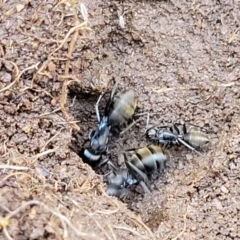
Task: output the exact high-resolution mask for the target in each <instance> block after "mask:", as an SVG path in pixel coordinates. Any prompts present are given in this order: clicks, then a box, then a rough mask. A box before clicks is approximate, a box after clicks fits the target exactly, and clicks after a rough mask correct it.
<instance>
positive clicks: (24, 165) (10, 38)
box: [0, 0, 240, 240]
mask: <svg viewBox="0 0 240 240" xmlns="http://www.w3.org/2000/svg"><path fill="white" fill-rule="evenodd" d="M0 3H1V5H0V10H1V12H2V14H1V16H0V23H1V24H0V80H1V81H0V119H1V121H0V131H1V136H0V155H1V156H2V157H1V158H0V159H1V160H0V169H1V170H0V239H189V240H190V239H194V240H195V239H196V240H197V239H240V218H239V215H240V188H239V184H240V177H239V176H240V150H239V149H240V148H239V147H240V143H239V142H240V123H239V117H240V116H239V112H240V111H239V110H240V109H239V108H240V107H239V106H240V93H239V92H240V91H239V90H240V82H239V80H240V67H239V66H240V60H239V59H240V47H239V43H240V28H239V26H240V2H239V1H215V2H213V1H193V2H192V1H190V2H186V3H180V2H174V1H126V2H125V1H103V0H97V1H94V0H93V1H82V2H78V1H75V0H72V1H53V0H50V1H47V2H46V1H37V0H36V1H21V2H19V3H16V1H1V2H0ZM81 3H82V4H84V5H85V6H86V7H87V11H88V14H86V13H85V14H84V11H83V10H82V11H81V6H83V5H81ZM122 18H123V19H124V23H123V22H122V21H121V24H120V22H119V19H122ZM124 59H126V64H125V67H124V69H121V67H120V66H121V63H122V62H123V60H124ZM118 77H121V82H120V84H119V88H118V91H122V90H126V89H129V88H133V89H134V90H135V92H136V94H137V97H138V109H137V112H136V119H137V118H139V117H138V116H137V114H141V113H147V112H148V113H157V114H156V115H153V116H151V117H150V124H157V125H159V126H160V125H166V124H171V123H174V122H191V123H193V124H196V125H198V126H200V127H204V128H205V129H206V131H207V133H208V136H209V139H210V143H209V144H208V145H207V146H204V147H203V148H202V149H201V150H200V151H201V153H202V154H203V156H200V155H198V154H196V153H195V152H192V151H190V150H188V149H186V148H184V147H181V146H176V147H171V148H169V152H170V154H171V160H170V161H169V162H168V164H167V167H166V169H165V171H164V173H162V174H158V175H157V177H156V178H155V179H154V180H152V182H151V184H152V186H151V187H152V195H149V194H144V192H143V190H142V189H141V187H140V186H136V187H134V188H133V189H132V194H131V195H130V196H129V197H128V198H127V199H126V200H125V202H122V201H120V200H118V199H117V198H114V197H109V196H107V195H106V194H105V187H106V186H105V185H104V184H103V183H102V182H101V175H103V174H106V173H107V171H108V169H106V167H105V168H102V169H97V170H96V171H93V170H92V169H91V167H90V166H88V165H87V164H84V163H83V162H82V160H81V158H80V157H79V156H78V151H79V150H80V149H81V148H82V145H83V143H84V141H85V140H86V139H87V138H88V133H89V131H90V130H91V129H93V128H94V127H95V126H96V115H95V109H94V104H95V103H96V101H97V99H98V97H99V94H100V93H101V92H102V91H107V92H110V91H111V89H112V86H113V82H114V80H116V79H117V78H118ZM105 103H106V99H105V98H104V99H103V101H101V103H100V109H101V110H103V109H104V107H105ZM145 125H146V119H145V118H144V117H143V120H142V121H140V122H139V123H138V124H137V125H135V126H134V127H133V128H132V129H131V130H130V131H127V132H126V133H125V134H123V135H122V136H121V137H119V138H116V137H112V138H110V141H109V151H110V152H111V156H112V161H113V162H114V164H116V165H118V166H120V167H121V166H122V164H123V162H122V159H123V158H122V154H123V151H124V149H129V148H137V147H142V146H146V145H147V144H149V142H148V141H147V139H146V138H145V137H144V136H143V134H144V131H145Z"/></svg>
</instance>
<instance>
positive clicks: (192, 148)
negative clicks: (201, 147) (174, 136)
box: [178, 138, 203, 156]
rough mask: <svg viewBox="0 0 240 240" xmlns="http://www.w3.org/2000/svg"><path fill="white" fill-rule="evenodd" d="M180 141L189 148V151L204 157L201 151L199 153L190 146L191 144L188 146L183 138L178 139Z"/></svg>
mask: <svg viewBox="0 0 240 240" xmlns="http://www.w3.org/2000/svg"><path fill="white" fill-rule="evenodd" d="M178 141H179V142H180V143H182V144H183V145H184V146H185V147H187V148H188V149H190V150H192V151H194V152H196V153H198V154H199V155H201V156H203V155H202V154H201V153H200V152H199V151H197V150H196V149H195V148H194V147H192V146H190V145H189V144H187V143H186V142H185V141H184V140H182V139H181V138H178Z"/></svg>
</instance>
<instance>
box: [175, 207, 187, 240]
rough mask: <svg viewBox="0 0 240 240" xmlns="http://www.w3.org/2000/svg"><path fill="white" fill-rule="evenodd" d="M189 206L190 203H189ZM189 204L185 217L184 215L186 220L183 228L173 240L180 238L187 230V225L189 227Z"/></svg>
mask: <svg viewBox="0 0 240 240" xmlns="http://www.w3.org/2000/svg"><path fill="white" fill-rule="evenodd" d="M188 206H189V205H188ZM188 206H187V210H186V213H185V214H184V217H183V220H184V225H183V230H182V231H181V232H180V233H179V234H178V235H177V236H176V237H175V238H173V239H172V240H177V239H178V238H180V237H181V236H182V235H183V233H184V232H185V231H186V227H187V223H186V222H187V214H188Z"/></svg>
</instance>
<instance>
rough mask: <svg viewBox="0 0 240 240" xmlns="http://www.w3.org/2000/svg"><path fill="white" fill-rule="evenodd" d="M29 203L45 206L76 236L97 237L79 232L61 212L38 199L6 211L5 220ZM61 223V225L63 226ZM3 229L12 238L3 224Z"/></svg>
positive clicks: (96, 237)
mask: <svg viewBox="0 0 240 240" xmlns="http://www.w3.org/2000/svg"><path fill="white" fill-rule="evenodd" d="M30 205H38V206H40V207H43V208H45V209H46V210H47V211H49V212H51V213H52V214H53V215H54V216H56V217H58V218H59V219H60V221H61V222H62V223H63V222H64V225H65V224H67V225H68V226H69V227H70V228H71V229H72V230H73V232H74V233H75V234H76V235H77V236H78V237H84V238H85V239H99V237H98V236H96V235H95V234H94V233H85V232H80V231H79V230H78V229H77V228H76V227H75V226H74V225H73V224H72V223H71V221H70V220H69V219H68V218H67V217H66V216H64V215H62V214H61V213H59V212H57V211H55V210H53V209H51V208H50V207H48V206H47V205H46V204H45V203H43V202H40V201H36V200H32V201H28V202H25V203H23V204H22V205H21V206H20V207H18V208H17V209H15V210H14V211H12V212H10V213H8V214H7V215H6V217H5V219H6V220H9V219H11V218H12V217H14V216H15V215H17V214H18V213H19V212H21V211H23V210H24V209H25V208H26V207H28V206H30ZM64 225H63V227H64ZM3 230H4V234H5V236H6V237H7V238H8V239H12V238H11V237H10V235H9V234H8V231H7V226H3ZM65 231H67V230H65ZM64 235H65V236H66V235H67V233H66V232H65V233H64Z"/></svg>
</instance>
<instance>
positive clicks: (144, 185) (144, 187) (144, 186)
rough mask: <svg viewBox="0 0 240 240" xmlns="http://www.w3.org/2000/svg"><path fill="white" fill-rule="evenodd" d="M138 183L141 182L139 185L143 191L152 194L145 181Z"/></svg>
mask: <svg viewBox="0 0 240 240" xmlns="http://www.w3.org/2000/svg"><path fill="white" fill-rule="evenodd" d="M140 184H141V186H142V188H143V190H144V192H145V193H148V194H150V195H152V192H151V191H150V189H149V188H148V186H147V185H146V183H145V182H143V181H140Z"/></svg>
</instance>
